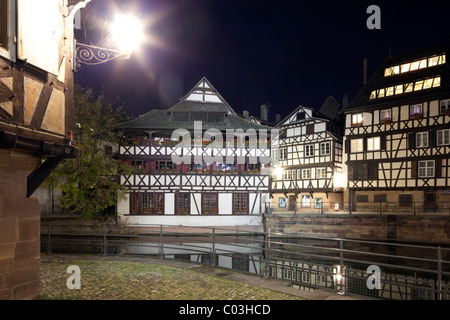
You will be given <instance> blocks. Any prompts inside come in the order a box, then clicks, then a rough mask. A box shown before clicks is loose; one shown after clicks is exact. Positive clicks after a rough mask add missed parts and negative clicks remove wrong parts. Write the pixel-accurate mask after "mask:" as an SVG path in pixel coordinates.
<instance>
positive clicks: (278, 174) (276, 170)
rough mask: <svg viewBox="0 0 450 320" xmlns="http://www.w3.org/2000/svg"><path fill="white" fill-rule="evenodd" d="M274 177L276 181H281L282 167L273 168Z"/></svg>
mask: <svg viewBox="0 0 450 320" xmlns="http://www.w3.org/2000/svg"><path fill="white" fill-rule="evenodd" d="M275 175H276V177H277V178H278V179H281V177H282V175H283V168H282V167H279V166H278V167H276V168H275Z"/></svg>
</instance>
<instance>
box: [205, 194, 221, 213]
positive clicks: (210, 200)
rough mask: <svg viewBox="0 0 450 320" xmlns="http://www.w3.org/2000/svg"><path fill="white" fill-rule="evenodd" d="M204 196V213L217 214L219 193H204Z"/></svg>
mask: <svg viewBox="0 0 450 320" xmlns="http://www.w3.org/2000/svg"><path fill="white" fill-rule="evenodd" d="M202 197H203V199H202V201H203V202H202V209H203V214H217V213H218V212H219V210H218V208H219V206H218V201H217V199H218V197H217V193H204V194H203V195H202Z"/></svg>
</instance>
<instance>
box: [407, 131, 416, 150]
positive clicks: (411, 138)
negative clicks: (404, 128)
mask: <svg viewBox="0 0 450 320" xmlns="http://www.w3.org/2000/svg"><path fill="white" fill-rule="evenodd" d="M408 148H409V149H415V148H416V134H415V133H414V132H413V133H408Z"/></svg>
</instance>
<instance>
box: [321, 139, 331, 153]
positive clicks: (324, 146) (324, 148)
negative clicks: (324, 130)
mask: <svg viewBox="0 0 450 320" xmlns="http://www.w3.org/2000/svg"><path fill="white" fill-rule="evenodd" d="M329 154H330V143H329V142H321V143H320V155H321V156H326V155H329Z"/></svg>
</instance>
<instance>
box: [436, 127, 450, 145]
mask: <svg viewBox="0 0 450 320" xmlns="http://www.w3.org/2000/svg"><path fill="white" fill-rule="evenodd" d="M449 144H450V129H445V130H438V131H437V145H438V146H446V145H449Z"/></svg>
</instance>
